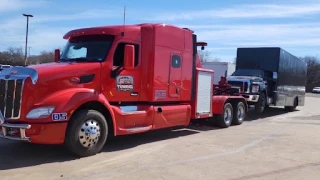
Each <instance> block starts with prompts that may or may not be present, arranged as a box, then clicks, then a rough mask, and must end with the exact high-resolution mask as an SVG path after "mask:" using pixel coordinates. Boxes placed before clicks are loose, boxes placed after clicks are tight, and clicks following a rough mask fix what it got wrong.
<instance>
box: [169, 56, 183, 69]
mask: <svg viewBox="0 0 320 180" xmlns="http://www.w3.org/2000/svg"><path fill="white" fill-rule="evenodd" d="M171 66H172V67H173V68H180V66H181V57H180V56H178V55H173V56H172V59H171Z"/></svg>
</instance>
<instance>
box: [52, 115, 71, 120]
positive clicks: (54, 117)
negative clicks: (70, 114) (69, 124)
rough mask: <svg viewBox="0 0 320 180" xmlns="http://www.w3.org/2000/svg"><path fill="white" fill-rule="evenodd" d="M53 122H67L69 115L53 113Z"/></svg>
mask: <svg viewBox="0 0 320 180" xmlns="http://www.w3.org/2000/svg"><path fill="white" fill-rule="evenodd" d="M52 120H54V121H65V120H67V113H53V114H52Z"/></svg>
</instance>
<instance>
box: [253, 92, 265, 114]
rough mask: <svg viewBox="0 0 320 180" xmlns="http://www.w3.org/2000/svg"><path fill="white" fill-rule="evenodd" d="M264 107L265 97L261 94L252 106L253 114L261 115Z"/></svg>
mask: <svg viewBox="0 0 320 180" xmlns="http://www.w3.org/2000/svg"><path fill="white" fill-rule="evenodd" d="M265 107H266V95H265V94H264V93H263V92H262V93H261V94H260V97H259V100H258V102H256V103H255V104H254V108H255V112H257V113H262V112H263V111H264V109H265Z"/></svg>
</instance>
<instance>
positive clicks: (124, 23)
mask: <svg viewBox="0 0 320 180" xmlns="http://www.w3.org/2000/svg"><path fill="white" fill-rule="evenodd" d="M125 25H126V6H124V9H123V29H122V32H121V36H122V37H123V36H124V28H125Z"/></svg>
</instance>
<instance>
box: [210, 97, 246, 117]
mask: <svg viewBox="0 0 320 180" xmlns="http://www.w3.org/2000/svg"><path fill="white" fill-rule="evenodd" d="M235 99H239V101H240V100H242V101H243V102H246V101H245V99H244V98H243V97H242V96H213V97H212V113H213V114H222V113H223V107H224V104H225V103H226V101H228V100H235ZM245 105H246V106H247V103H245Z"/></svg>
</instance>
